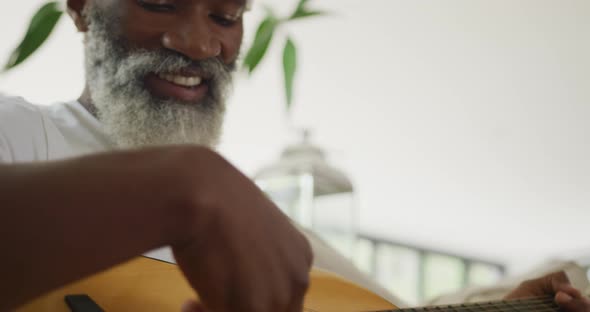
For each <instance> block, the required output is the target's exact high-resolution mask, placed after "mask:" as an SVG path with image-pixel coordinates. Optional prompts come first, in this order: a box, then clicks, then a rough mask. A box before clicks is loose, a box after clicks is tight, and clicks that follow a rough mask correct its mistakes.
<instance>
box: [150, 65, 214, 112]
mask: <svg viewBox="0 0 590 312" xmlns="http://www.w3.org/2000/svg"><path fill="white" fill-rule="evenodd" d="M145 84H146V87H147V88H148V90H149V91H150V92H151V93H152V94H154V95H156V96H158V97H162V98H170V99H175V100H177V101H180V102H184V103H186V104H198V103H199V102H200V101H202V100H203V99H205V97H206V96H207V95H208V94H209V84H210V81H209V80H208V79H205V78H203V77H202V76H200V75H194V74H193V75H179V74H172V73H159V74H155V73H151V74H148V75H147V76H146V78H145Z"/></svg>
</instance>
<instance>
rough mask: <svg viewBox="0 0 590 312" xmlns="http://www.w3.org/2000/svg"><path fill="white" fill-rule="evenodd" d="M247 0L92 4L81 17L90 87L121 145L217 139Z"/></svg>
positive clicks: (100, 115) (130, 0)
mask: <svg viewBox="0 0 590 312" xmlns="http://www.w3.org/2000/svg"><path fill="white" fill-rule="evenodd" d="M244 10H245V0H94V1H88V2H86V5H85V7H84V11H83V16H84V19H85V21H86V23H87V24H88V30H87V32H86V36H85V48H86V70H87V83H88V87H89V90H90V93H91V98H92V100H93V103H94V106H95V107H96V109H97V114H98V118H99V119H100V121H101V122H102V123H103V124H104V126H105V130H106V131H107V133H109V135H110V136H111V138H112V139H113V140H114V141H115V142H116V143H117V144H118V145H119V146H121V147H136V146H145V145H155V144H170V143H172V144H178V143H195V144H203V145H208V146H213V145H215V143H216V142H217V139H218V137H219V134H220V129H221V124H222V120H223V115H224V111H225V99H226V94H227V92H228V89H229V86H230V84H231V73H232V71H233V70H234V69H235V66H236V65H235V64H236V59H237V57H238V54H239V51H240V46H241V41H242V34H243V24H242V15H243V13H244Z"/></svg>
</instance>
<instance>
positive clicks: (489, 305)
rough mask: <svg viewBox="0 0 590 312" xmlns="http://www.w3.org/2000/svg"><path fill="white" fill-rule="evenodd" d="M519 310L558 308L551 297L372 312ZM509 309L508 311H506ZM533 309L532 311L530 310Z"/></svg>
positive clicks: (551, 309)
mask: <svg viewBox="0 0 590 312" xmlns="http://www.w3.org/2000/svg"><path fill="white" fill-rule="evenodd" d="M516 308H520V309H523V308H524V309H528V310H530V311H539V312H541V311H557V309H558V308H559V307H558V306H557V304H556V303H555V301H553V298H552V297H546V298H535V299H519V300H511V301H505V300H504V301H497V302H477V303H468V304H456V305H446V306H431V307H419V308H408V309H399V310H385V311H374V312H392V311H396V312H419V311H424V312H427V311H435V310H436V311H457V312H458V311H473V310H474V309H475V310H476V311H477V310H479V311H485V310H489V309H492V310H495V311H520V310H517V309H516ZM506 309H509V310H506ZM531 309H534V310H531Z"/></svg>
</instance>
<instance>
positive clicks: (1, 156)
mask: <svg viewBox="0 0 590 312" xmlns="http://www.w3.org/2000/svg"><path fill="white" fill-rule="evenodd" d="M11 162H12V156H11V152H10V149H9V147H8V140H7V139H6V136H5V135H4V134H3V133H2V132H0V164H7V163H11Z"/></svg>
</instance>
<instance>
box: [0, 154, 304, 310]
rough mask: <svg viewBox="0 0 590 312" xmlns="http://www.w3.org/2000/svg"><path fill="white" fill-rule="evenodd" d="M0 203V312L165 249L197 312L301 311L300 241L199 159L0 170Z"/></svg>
mask: <svg viewBox="0 0 590 312" xmlns="http://www.w3.org/2000/svg"><path fill="white" fill-rule="evenodd" d="M0 199H1V200H0V202H1V203H0V208H1V209H0V234H1V235H0V244H1V245H2V246H3V248H4V249H5V250H6V251H7V252H6V255H3V257H2V260H1V261H0V276H2V282H0V293H1V294H3V298H6V300H1V301H0V311H12V310H13V309H14V308H16V307H18V306H19V305H22V304H24V303H26V302H27V301H29V300H31V299H33V298H35V297H37V296H39V295H41V294H43V293H45V292H47V291H49V290H52V289H55V288H58V287H60V286H63V285H65V284H68V283H70V282H72V281H75V280H79V279H81V278H82V277H85V276H89V275H91V274H93V273H96V272H99V271H101V270H104V269H106V268H108V267H111V266H114V265H116V264H119V263H122V262H124V261H126V260H129V259H131V258H133V257H136V256H138V255H140V254H142V253H144V252H147V251H149V250H152V249H154V248H158V247H163V246H167V245H170V246H172V248H173V251H174V254H175V256H176V259H177V261H178V264H179V266H180V268H181V269H182V271H183V272H184V274H185V276H186V277H187V279H188V281H189V282H190V284H191V285H192V286H193V288H194V289H195V290H196V291H197V292H198V293H199V296H200V298H201V299H202V303H203V305H204V307H206V308H207V310H208V311H215V312H230V311H232V312H233V311H240V312H254V311H256V312H271V311H280V312H301V310H302V304H303V297H304V295H305V292H306V290H307V287H308V283H309V270H310V267H311V263H312V253H311V248H310V246H309V244H308V242H307V240H306V239H305V237H304V236H303V234H301V233H300V232H299V231H298V230H297V229H295V227H294V226H293V225H292V224H291V222H290V221H289V220H288V218H287V217H286V216H285V215H284V214H283V213H281V212H280V211H279V209H278V208H277V207H276V206H275V205H274V204H272V203H271V202H270V200H269V199H268V198H267V197H266V196H265V195H264V194H263V193H262V191H260V189H259V188H258V187H257V186H256V185H255V184H254V183H253V182H252V181H250V179H248V178H247V177H245V176H244V175H243V174H241V173H240V172H239V171H238V170H237V169H235V168H234V167H233V166H232V165H230V164H229V163H228V162H227V161H225V160H224V159H223V158H222V157H221V156H219V155H218V154H216V153H215V152H213V151H211V150H208V149H205V148H200V147H185V146H178V147H166V148H152V149H146V150H135V151H120V152H115V153H109V154H99V155H92V156H86V157H82V158H76V159H69V160H63V161H59V162H48V163H39V164H19V165H10V166H7V165H0ZM187 299H188V298H187Z"/></svg>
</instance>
